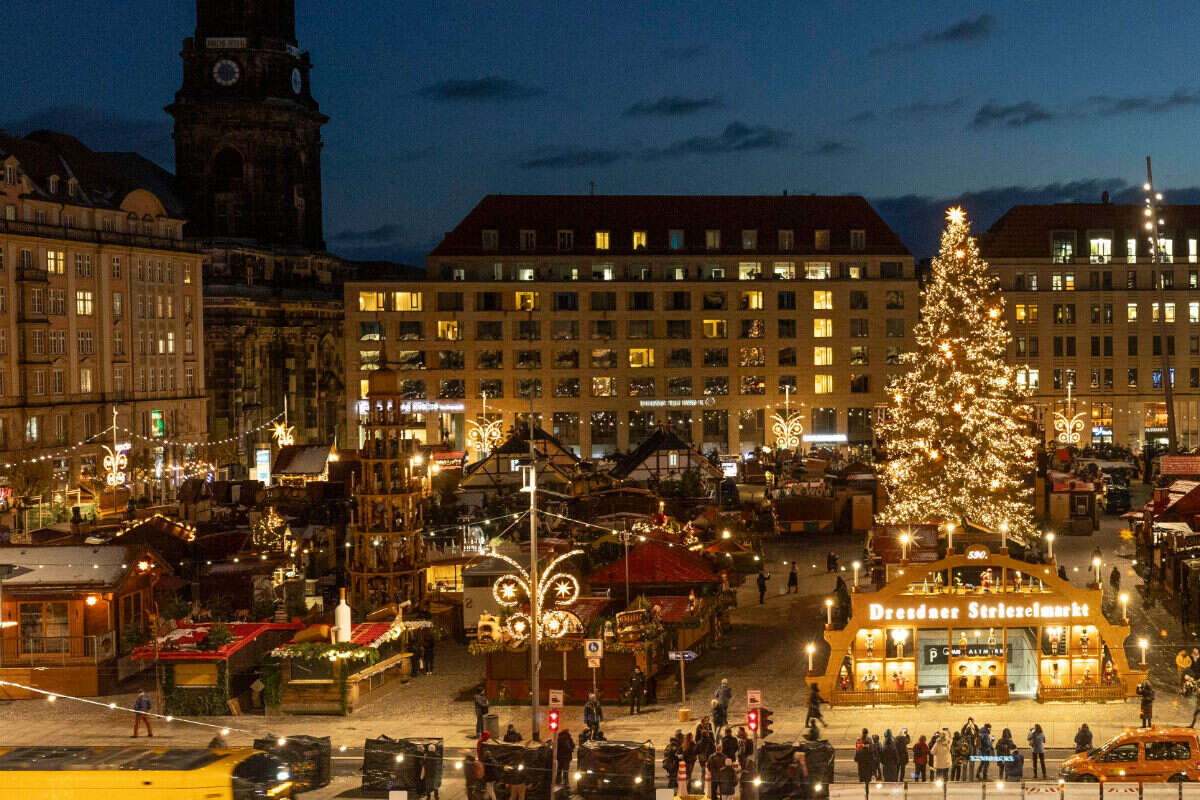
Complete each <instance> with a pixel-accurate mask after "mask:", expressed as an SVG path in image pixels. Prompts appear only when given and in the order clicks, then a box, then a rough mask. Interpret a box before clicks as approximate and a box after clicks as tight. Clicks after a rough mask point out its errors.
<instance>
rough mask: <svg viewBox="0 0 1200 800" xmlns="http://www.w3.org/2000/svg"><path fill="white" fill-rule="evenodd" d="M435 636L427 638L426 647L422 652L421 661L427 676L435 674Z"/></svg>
mask: <svg viewBox="0 0 1200 800" xmlns="http://www.w3.org/2000/svg"><path fill="white" fill-rule="evenodd" d="M433 645H434V642H433V636H426V637H425V647H424V649H423V650H422V652H421V661H422V662H423V663H424V666H425V674H426V675H432V674H433Z"/></svg>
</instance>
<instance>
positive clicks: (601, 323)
mask: <svg viewBox="0 0 1200 800" xmlns="http://www.w3.org/2000/svg"><path fill="white" fill-rule="evenodd" d="M692 322H693V320H690V319H668V320H665V321H660V320H654V319H631V320H625V322H624V323H623V325H622V323H619V322H618V321H617V320H611V319H594V320H588V325H587V332H588V338H589V339H601V340H607V339H616V338H618V335H619V333H618V329H619V328H620V327H622V326H623V327H624V330H625V337H626V338H628V339H658V338H663V339H691V338H692V337H693V334H694V332H695V331H698V332H699V336H700V338H702V339H727V338H729V335H730V321H729V320H727V319H702V320H699V323H700V324H699V325H696V326H693V325H692ZM733 322H734V323H735V325H736V326H737V327H736V328H735V329H734V330H736V331H738V338H741V339H765V338H768V334H767V331H768V329H769V326H768V324H767V320H765V319H741V320H734V321H733ZM549 327H550V338H551V339H552V340H554V341H572V340H578V339H580V338H581V337H580V325H579V321H578V320H552V321H551V322H550V326H549ZM464 328H465V325H464V324H463V323H460V322H459V321H458V320H449V319H448V320H438V321H437V329H436V331H434V334H435V338H436V339H437V340H438V341H445V342H458V341H463V340H464V339H465V338H466V337H465V335H464V334H465V330H464ZM799 329H800V326H799V324H798V321H797V320H795V319H779V320H776V321H775V335H776V336H777V337H779V338H786V339H794V338H796V336H797V332H798V330H799ZM904 330H905V325H904V319H903V318H900V317H889V318H886V319H884V333H885V335H886V336H887V337H888V338H899V339H902V338H904ZM395 331H396V333H395V336H396V340H397V341H401V342H405V341H408V342H417V341H423V340H424V339H425V325H424V323H422V322H420V321H416V320H412V321H404V322H400V323H397V325H396V328H395ZM511 331H512V339H513V340H515V341H527V342H528V341H540V340H541V338H542V331H543V326H542V322H541V321H540V320H524V319H522V320H514V321H513V322H512V326H511ZM812 335H813V338H815V339H828V338H831V337H832V336H833V335H834V332H833V318H832V317H817V318H815V319H813V320H812ZM849 335H850V337H851V338H854V339H864V338H869V337H870V335H871V321H870V319H869V318H867V317H851V318H850V320H849ZM358 338H359V341H362V342H378V341H383V340H385V339H386V338H387V331H386V328H385V327H384V324H383V323H382V322H378V321H370V322H360V323H359V327H358ZM475 340H476V341H481V342H500V341H504V323H503V322H501V321H497V320H480V321H477V322H476V323H475Z"/></svg>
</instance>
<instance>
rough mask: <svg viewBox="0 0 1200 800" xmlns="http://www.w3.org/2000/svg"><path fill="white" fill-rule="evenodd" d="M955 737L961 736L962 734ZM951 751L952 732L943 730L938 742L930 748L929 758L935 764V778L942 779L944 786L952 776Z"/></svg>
mask: <svg viewBox="0 0 1200 800" xmlns="http://www.w3.org/2000/svg"><path fill="white" fill-rule="evenodd" d="M954 735H955V736H960V735H961V734H958V733H956V734H954ZM950 749H951V748H950V731H949V730H947V729H946V728H942V732H941V734H940V735H939V736H938V737H937V741H936V742H934V743H933V747H931V748H929V757H930V759H931V760H932V762H933V774H934V777H936V778H941V780H942V783H943V784H944V783H945V782H946V779H947V778H948V777H949V775H950V763H951V762H950Z"/></svg>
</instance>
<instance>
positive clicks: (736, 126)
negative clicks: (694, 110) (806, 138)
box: [640, 122, 792, 161]
mask: <svg viewBox="0 0 1200 800" xmlns="http://www.w3.org/2000/svg"><path fill="white" fill-rule="evenodd" d="M791 145H792V133H791V131H785V130H780V129H779V128H772V127H770V126H768V125H747V124H745V123H744V122H731V123H729V124H728V125H726V126H725V130H723V131H721V133H719V134H717V135H716V136H692V137H690V138H688V139H681V140H679V141H677V142H672V143H671V144H669V145H667V146H666V147H661V148H649V149H646V150H643V151H642V153H641V154H640V158H641V159H642V160H643V161H658V160H660V159H666V158H679V157H682V156H690V155H705V156H710V155H727V154H731V153H745V152H749V151H752V150H783V149H786V148H788V147H791Z"/></svg>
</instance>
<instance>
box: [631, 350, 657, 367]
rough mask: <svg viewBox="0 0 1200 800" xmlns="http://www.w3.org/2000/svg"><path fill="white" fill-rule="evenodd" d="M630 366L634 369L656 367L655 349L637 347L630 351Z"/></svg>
mask: <svg viewBox="0 0 1200 800" xmlns="http://www.w3.org/2000/svg"><path fill="white" fill-rule="evenodd" d="M629 366H630V367H631V368H633V369H642V368H644V367H653V366H654V348H653V347H635V348H630V350H629Z"/></svg>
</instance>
